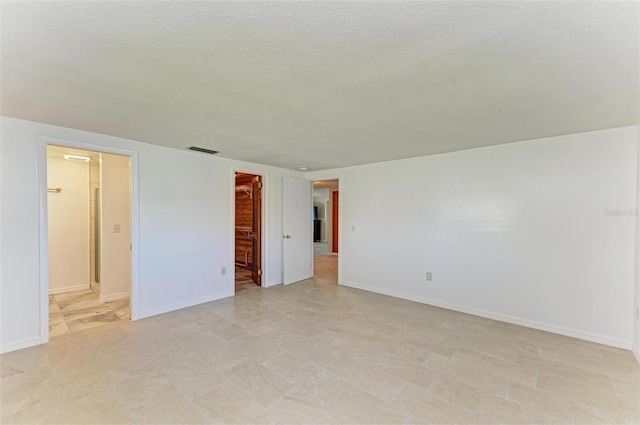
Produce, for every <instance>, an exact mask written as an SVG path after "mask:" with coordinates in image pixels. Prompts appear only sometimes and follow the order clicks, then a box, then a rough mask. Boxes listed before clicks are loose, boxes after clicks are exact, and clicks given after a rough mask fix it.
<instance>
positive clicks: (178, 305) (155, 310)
mask: <svg viewBox="0 0 640 425" xmlns="http://www.w3.org/2000/svg"><path fill="white" fill-rule="evenodd" d="M234 295H235V288H234V289H232V290H231V291H225V292H220V293H217V294H213V295H207V296H206V297H201V298H195V299H192V300H188V301H181V302H179V303H175V304H169V305H166V306H163V307H158V308H153V309H151V310H147V311H141V312H140V317H139V318H140V319H144V318H147V317H152V316H157V315H159V314H164V313H170V312H172V311H176V310H180V309H183V308H188V307H193V306H194V305H199V304H204V303H208V302H211V301H216V300H220V299H223V298H228V297H233V296H234Z"/></svg>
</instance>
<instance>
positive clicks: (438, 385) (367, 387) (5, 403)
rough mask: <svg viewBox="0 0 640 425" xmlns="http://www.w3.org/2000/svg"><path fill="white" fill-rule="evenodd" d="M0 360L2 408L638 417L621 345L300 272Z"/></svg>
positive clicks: (34, 416)
mask: <svg viewBox="0 0 640 425" xmlns="http://www.w3.org/2000/svg"><path fill="white" fill-rule="evenodd" d="M0 363H1V369H0V371H1V375H0V376H1V387H0V391H1V392H0V398H1V405H0V407H1V410H2V416H1V418H0V421H1V422H2V423H3V424H11V423H66V424H97V423H108V424H124V423H139V424H170V423H177V424H198V423H212V424H214V423H215V424H218V423H229V424H423V423H449V424H454V423H455V424H485V423H488V424H539V423H547V424H564V423H573V424H591V423H605V424H625V425H630V424H637V423H640V403H639V400H640V365H639V364H638V363H637V362H636V360H635V359H634V357H633V355H632V354H631V353H630V352H629V351H625V350H620V349H616V348H611V347H607V346H603V345H598V344H593V343H589V342H585V341H580V340H575V339H571V338H567V337H562V336H558V335H553V334H549V333H545V332H540V331H536V330H533V329H528V328H523V327H520V326H514V325H509V324H505V323H500V322H495V321H492V320H487V319H482V318H479V317H474V316H470V315H466V314H461V313H456V312H453V311H447V310H444V309H440V308H435V307H430V306H427V305H422V304H418V303H413V302H409V301H404V300H400V299H394V298H390V297H387V296H382V295H376V294H373V293H368V292H364V291H359V290H355V289H351V288H346V287H342V286H339V285H335V284H323V283H317V282H314V281H313V280H307V281H304V282H300V283H296V284H292V285H288V286H277V287H273V288H269V289H259V290H255V291H243V292H241V293H240V294H239V295H237V296H236V297H232V298H227V299H224V300H219V301H215V302H211V303H207V304H203V305H199V306H196V307H192V308H188V309H184V310H180V311H177V312H173V313H168V314H164V315H161V316H156V317H154V318H149V319H145V320H139V321H135V322H131V321H121V322H116V323H113V324H111V325H108V326H102V327H99V328H94V329H89V330H85V331H80V332H77V333H71V334H67V335H62V336H59V337H56V338H53V339H52V340H51V342H49V343H48V344H46V345H42V346H37V347H32V348H29V349H25V350H20V351H16V352H13V353H8V354H4V355H2V356H1V357H0Z"/></svg>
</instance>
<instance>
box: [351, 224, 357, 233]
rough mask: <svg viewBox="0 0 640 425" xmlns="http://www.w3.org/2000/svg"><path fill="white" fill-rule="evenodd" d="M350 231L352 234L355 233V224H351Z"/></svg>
mask: <svg viewBox="0 0 640 425" xmlns="http://www.w3.org/2000/svg"><path fill="white" fill-rule="evenodd" d="M351 231H352V232H355V231H356V225H355V224H352V225H351Z"/></svg>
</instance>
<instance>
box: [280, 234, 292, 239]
mask: <svg viewBox="0 0 640 425" xmlns="http://www.w3.org/2000/svg"><path fill="white" fill-rule="evenodd" d="M282 237H283V238H285V239H291V235H283V236H282Z"/></svg>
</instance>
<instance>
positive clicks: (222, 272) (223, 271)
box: [220, 267, 227, 276]
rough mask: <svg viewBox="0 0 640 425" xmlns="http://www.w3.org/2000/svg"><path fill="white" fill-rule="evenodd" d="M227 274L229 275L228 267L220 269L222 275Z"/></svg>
mask: <svg viewBox="0 0 640 425" xmlns="http://www.w3.org/2000/svg"><path fill="white" fill-rule="evenodd" d="M225 274H227V268H226V267H220V275H222V276H224V275H225Z"/></svg>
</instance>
